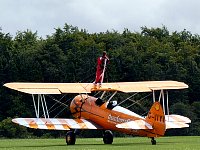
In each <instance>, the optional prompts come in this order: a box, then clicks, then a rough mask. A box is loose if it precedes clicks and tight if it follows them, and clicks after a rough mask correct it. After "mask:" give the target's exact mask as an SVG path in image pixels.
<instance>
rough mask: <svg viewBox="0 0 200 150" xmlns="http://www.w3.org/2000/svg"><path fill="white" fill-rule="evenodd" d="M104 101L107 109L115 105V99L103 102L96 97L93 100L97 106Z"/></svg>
mask: <svg viewBox="0 0 200 150" xmlns="http://www.w3.org/2000/svg"><path fill="white" fill-rule="evenodd" d="M104 103H107V104H106V108H108V109H113V108H114V107H115V106H117V101H109V102H104V101H103V100H102V99H101V98H97V100H96V101H95V104H96V105H97V106H99V107H101V106H102V105H103V104H104Z"/></svg>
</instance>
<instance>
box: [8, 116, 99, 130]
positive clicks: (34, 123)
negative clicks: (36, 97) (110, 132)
mask: <svg viewBox="0 0 200 150" xmlns="http://www.w3.org/2000/svg"><path fill="white" fill-rule="evenodd" d="M12 122H14V123H17V124H19V125H22V126H25V127H29V128H35V129H48V130H70V129H102V127H100V126H99V125H97V124H95V123H93V122H91V121H89V120H86V119H56V118H46V119H45V118H15V119H12Z"/></svg>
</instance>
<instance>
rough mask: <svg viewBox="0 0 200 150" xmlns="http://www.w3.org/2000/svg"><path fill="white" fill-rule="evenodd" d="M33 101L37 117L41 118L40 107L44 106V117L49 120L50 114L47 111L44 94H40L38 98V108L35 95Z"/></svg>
mask: <svg viewBox="0 0 200 150" xmlns="http://www.w3.org/2000/svg"><path fill="white" fill-rule="evenodd" d="M32 99H33V105H34V108H35V115H36V117H37V118H40V107H41V106H42V110H43V115H44V117H45V119H46V118H49V112H48V109H47V103H46V99H45V96H44V94H38V96H37V106H36V100H35V95H34V94H32ZM40 103H41V104H40ZM40 105H41V106H40Z"/></svg>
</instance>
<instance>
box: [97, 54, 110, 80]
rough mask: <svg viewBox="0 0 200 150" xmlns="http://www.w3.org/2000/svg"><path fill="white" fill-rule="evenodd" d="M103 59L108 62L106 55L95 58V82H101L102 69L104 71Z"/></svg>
mask: <svg viewBox="0 0 200 150" xmlns="http://www.w3.org/2000/svg"><path fill="white" fill-rule="evenodd" d="M105 60H106V63H108V62H109V59H108V57H107V56H106V57H105V56H102V57H99V58H98V59H97V70H96V79H95V84H96V83H102V82H103V71H105V70H104V65H105Z"/></svg>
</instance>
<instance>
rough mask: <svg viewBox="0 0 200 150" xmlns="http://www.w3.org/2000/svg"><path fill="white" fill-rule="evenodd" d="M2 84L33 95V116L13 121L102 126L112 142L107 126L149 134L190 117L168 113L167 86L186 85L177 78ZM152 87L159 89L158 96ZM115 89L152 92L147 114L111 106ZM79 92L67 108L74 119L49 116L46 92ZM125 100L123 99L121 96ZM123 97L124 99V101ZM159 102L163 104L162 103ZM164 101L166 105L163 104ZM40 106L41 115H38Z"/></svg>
mask: <svg viewBox="0 0 200 150" xmlns="http://www.w3.org/2000/svg"><path fill="white" fill-rule="evenodd" d="M4 86H5V87H7V88H10V89H13V90H17V91H19V92H23V93H28V94H31V95H32V98H33V104H34V109H35V114H36V118H15V119H13V120H12V121H13V122H14V123H17V124H20V125H23V126H26V127H29V128H36V129H50V130H72V129H75V130H77V129H103V130H105V132H104V136H103V140H104V143H106V144H111V143H112V138H113V136H112V133H111V131H110V130H117V131H120V132H124V133H127V134H136V135H139V136H147V137H150V138H152V141H151V142H152V144H156V141H155V140H154V137H160V136H163V135H164V133H165V131H166V129H171V128H185V127H189V125H188V124H189V123H191V120H190V119H189V118H187V117H184V116H180V115H175V114H169V106H168V103H169V100H168V92H166V94H164V91H165V90H166V91H167V90H174V89H175V90H178V89H186V88H188V85H187V84H185V83H183V82H178V81H143V82H113V83H102V85H101V86H99V87H96V86H94V85H93V84H92V83H20V82H12V83H6V84H4ZM101 91H102V92H103V93H102V95H101V97H100V98H95V97H92V96H89V95H88V94H89V93H92V92H101ZM155 91H160V96H159V98H158V100H157V99H156V96H155ZM106 92H113V95H112V96H110V98H109V99H108V100H107V101H106V102H103V101H102V98H103V96H104V94H105V93H106ZM117 92H123V93H140V92H152V93H153V105H152V107H151V109H150V111H149V113H148V115H147V116H146V117H143V116H140V115H138V114H136V113H134V112H132V111H130V110H128V109H126V108H123V107H121V106H119V105H115V106H114V107H110V106H109V105H110V102H111V99H112V98H113V96H114V95H115V94H116V93H117ZM66 93H79V95H77V96H76V97H75V98H74V99H73V100H72V102H71V104H70V111H71V112H72V114H73V116H74V117H75V118H76V119H65V118H50V117H49V112H48V109H47V105H46V100H45V95H49V94H66ZM124 101H125V100H124ZM124 101H123V102H124ZM161 104H162V105H161ZM165 104H166V106H165ZM40 107H42V110H43V116H44V117H43V118H41V117H40V110H39V109H40ZM74 134H75V133H74V132H73V131H69V132H68V133H67V135H66V142H67V144H75V135H74Z"/></svg>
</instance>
